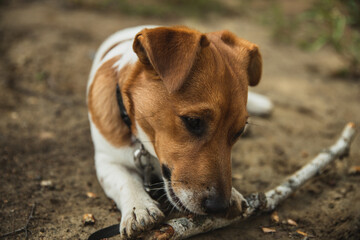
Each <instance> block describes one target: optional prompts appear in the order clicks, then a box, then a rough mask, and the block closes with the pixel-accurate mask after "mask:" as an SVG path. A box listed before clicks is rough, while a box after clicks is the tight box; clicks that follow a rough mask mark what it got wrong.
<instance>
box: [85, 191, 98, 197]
mask: <svg viewBox="0 0 360 240" xmlns="http://www.w3.org/2000/svg"><path fill="white" fill-rule="evenodd" d="M86 196H87V197H88V198H97V195H96V194H95V193H93V192H87V193H86Z"/></svg>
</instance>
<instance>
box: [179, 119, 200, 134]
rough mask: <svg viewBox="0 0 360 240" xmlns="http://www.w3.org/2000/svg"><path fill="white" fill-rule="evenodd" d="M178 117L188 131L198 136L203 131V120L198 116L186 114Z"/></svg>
mask: <svg viewBox="0 0 360 240" xmlns="http://www.w3.org/2000/svg"><path fill="white" fill-rule="evenodd" d="M180 118H181V120H182V121H183V123H184V124H185V127H186V129H187V130H188V131H189V132H191V133H193V134H195V135H197V136H200V135H201V134H202V133H203V132H204V130H205V125H204V122H203V120H201V119H200V118H193V117H188V116H181V117H180Z"/></svg>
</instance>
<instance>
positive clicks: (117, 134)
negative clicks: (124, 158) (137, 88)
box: [88, 57, 131, 147]
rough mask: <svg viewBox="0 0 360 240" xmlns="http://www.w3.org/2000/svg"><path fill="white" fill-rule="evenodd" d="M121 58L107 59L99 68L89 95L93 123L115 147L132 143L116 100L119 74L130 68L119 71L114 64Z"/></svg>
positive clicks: (126, 67)
mask: <svg viewBox="0 0 360 240" xmlns="http://www.w3.org/2000/svg"><path fill="white" fill-rule="evenodd" d="M119 58H120V57H114V58H112V59H110V60H108V61H106V62H105V63H104V64H103V65H102V66H101V67H100V68H99V69H98V70H97V72H96V75H95V77H94V81H93V83H92V84H91V86H90V89H89V95H88V107H89V111H90V114H91V119H92V121H93V123H94V124H95V126H96V127H97V128H98V130H99V131H100V133H101V134H102V135H103V136H104V137H105V139H106V140H107V141H109V142H110V143H111V144H112V145H114V146H115V147H121V146H124V145H129V144H130V143H131V132H130V130H129V129H128V127H127V126H126V125H125V123H124V122H123V121H122V119H121V117H120V111H119V106H118V103H117V100H116V83H117V82H119V81H120V79H119V76H123V75H126V74H125V73H126V72H127V71H128V68H129V66H125V67H124V68H122V69H121V70H120V72H117V71H116V69H114V68H113V65H114V63H115V62H116V61H117V60H119Z"/></svg>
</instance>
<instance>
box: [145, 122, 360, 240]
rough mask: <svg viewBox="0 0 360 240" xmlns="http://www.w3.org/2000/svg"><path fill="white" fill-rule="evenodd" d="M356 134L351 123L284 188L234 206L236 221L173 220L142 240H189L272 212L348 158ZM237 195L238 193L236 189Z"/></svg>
mask: <svg viewBox="0 0 360 240" xmlns="http://www.w3.org/2000/svg"><path fill="white" fill-rule="evenodd" d="M355 132H356V130H355V124H354V123H348V124H347V125H346V127H345V129H344V130H343V132H342V134H341V136H340V138H339V139H338V140H337V142H336V143H335V144H334V145H332V146H331V147H329V148H328V149H325V150H323V151H322V152H321V153H320V154H318V155H317V156H316V157H315V158H314V159H313V160H312V161H311V162H309V163H308V164H306V165H305V166H304V167H302V168H301V169H300V170H298V171H297V172H295V173H294V174H293V175H292V176H290V177H289V178H287V179H286V180H285V181H284V182H283V183H282V184H280V185H279V186H277V187H276V188H274V189H272V190H270V191H268V192H266V193H265V194H264V193H254V194H251V195H250V196H248V197H246V201H245V202H243V203H236V204H233V207H236V206H239V205H240V206H242V211H239V210H237V215H236V216H235V217H233V218H229V217H228V218H220V217H215V216H196V217H193V218H192V217H182V218H177V219H171V220H169V221H167V222H166V223H165V224H163V225H162V227H160V228H158V229H155V230H152V231H150V232H147V233H145V234H144V235H142V236H141V237H142V238H145V239H185V238H188V237H191V236H194V235H197V234H201V233H205V232H208V231H211V230H214V229H217V228H222V227H226V226H228V225H230V224H232V223H234V222H238V221H240V220H245V219H247V218H248V217H250V216H251V215H253V214H254V213H255V212H266V211H271V210H273V209H275V208H276V206H277V205H279V203H281V202H282V201H283V200H285V199H286V198H287V197H289V195H290V194H292V193H293V192H294V191H296V190H297V189H299V188H300V187H301V186H302V185H303V184H304V183H305V182H306V181H308V180H309V179H311V178H312V177H314V176H315V175H317V174H319V173H320V172H321V170H322V169H323V168H324V167H325V166H326V165H328V164H330V163H331V162H333V161H334V160H335V159H337V158H343V157H346V156H348V154H349V149H350V144H351V142H352V140H353V139H354V136H355ZM233 191H236V190H235V189H233ZM236 193H237V192H236ZM244 203H245V204H244ZM234 211H235V212H236V209H232V210H231V212H234ZM144 236H145V237H144Z"/></svg>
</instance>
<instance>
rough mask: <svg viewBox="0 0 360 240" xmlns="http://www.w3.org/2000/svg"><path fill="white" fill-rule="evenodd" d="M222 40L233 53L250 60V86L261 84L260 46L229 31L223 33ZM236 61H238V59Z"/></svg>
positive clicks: (248, 67)
mask: <svg viewBox="0 0 360 240" xmlns="http://www.w3.org/2000/svg"><path fill="white" fill-rule="evenodd" d="M221 40H222V41H223V42H224V43H225V44H227V45H228V46H230V47H231V48H233V50H234V51H233V53H235V54H237V55H238V56H239V55H240V56H242V57H245V58H247V59H248V61H247V64H248V66H247V72H248V76H249V85H250V86H256V85H257V84H258V83H259V82H260V79H261V73H262V58H261V54H260V51H259V48H258V46H257V45H256V44H254V43H251V42H249V41H247V40H245V39H242V38H239V37H237V36H236V35H235V34H233V33H232V32H230V31H227V30H224V31H222V32H221ZM244 55H245V56H244ZM235 59H238V57H236V58H235Z"/></svg>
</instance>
